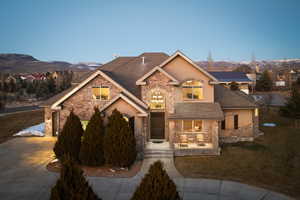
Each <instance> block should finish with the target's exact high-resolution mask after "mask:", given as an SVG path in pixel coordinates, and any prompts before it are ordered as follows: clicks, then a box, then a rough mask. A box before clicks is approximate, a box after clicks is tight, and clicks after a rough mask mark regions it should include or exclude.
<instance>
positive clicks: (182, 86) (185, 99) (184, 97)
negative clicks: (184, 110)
mask: <svg viewBox="0 0 300 200" xmlns="http://www.w3.org/2000/svg"><path fill="white" fill-rule="evenodd" d="M189 81H194V82H199V83H200V84H201V85H200V86H195V85H194V86H185V84H186V83H187V82H189ZM185 88H191V89H192V98H187V97H186V96H185V95H184V93H183V90H184V89H185ZM194 88H200V89H202V98H198V99H195V98H194ZM181 91H182V96H183V100H184V101H199V100H203V99H204V87H203V81H202V80H186V81H185V82H183V83H182V85H181Z"/></svg>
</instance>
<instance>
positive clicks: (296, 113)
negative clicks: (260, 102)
mask: <svg viewBox="0 0 300 200" xmlns="http://www.w3.org/2000/svg"><path fill="white" fill-rule="evenodd" d="M298 90H299V88H297V87H295V86H294V87H293V88H292V91H291V96H290V98H289V99H288V101H287V102H286V104H285V106H284V107H281V108H280V113H281V114H282V115H283V116H285V117H290V118H294V119H300V93H299V91H298Z"/></svg>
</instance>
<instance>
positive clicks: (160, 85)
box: [141, 71, 174, 140]
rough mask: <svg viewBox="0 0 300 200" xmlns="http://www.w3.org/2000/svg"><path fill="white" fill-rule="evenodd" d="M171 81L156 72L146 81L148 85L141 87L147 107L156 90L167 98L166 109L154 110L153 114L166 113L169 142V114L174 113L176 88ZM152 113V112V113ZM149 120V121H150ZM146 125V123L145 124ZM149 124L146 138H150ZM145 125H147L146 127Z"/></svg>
mask: <svg viewBox="0 0 300 200" xmlns="http://www.w3.org/2000/svg"><path fill="white" fill-rule="evenodd" d="M169 82H170V79H169V78H168V77H167V76H166V75H164V74H163V73H161V72H158V71H157V72H155V73H154V74H152V75H151V76H150V77H148V78H147V80H146V85H142V86H141V94H142V101H143V102H144V103H146V104H147V105H150V98H151V94H152V92H153V91H155V90H159V91H161V92H162V93H163V95H164V97H165V99H164V100H165V109H163V110H153V112H158V111H162V112H165V139H166V140H169V138H170V137H171V136H169V126H168V124H169V120H168V113H170V112H174V95H173V93H174V86H172V85H169V84H168V83H169ZM150 112H151V111H150ZM148 120H149V119H148ZM145 123H146V122H145ZM146 124H147V128H148V131H147V133H148V134H147V136H146V138H148V139H149V138H150V126H149V123H146ZM146 124H145V125H146Z"/></svg>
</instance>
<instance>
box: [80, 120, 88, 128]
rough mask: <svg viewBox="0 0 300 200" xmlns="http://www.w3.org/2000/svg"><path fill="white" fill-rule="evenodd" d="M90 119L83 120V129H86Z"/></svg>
mask: <svg viewBox="0 0 300 200" xmlns="http://www.w3.org/2000/svg"><path fill="white" fill-rule="evenodd" d="M88 123H89V121H88V120H84V121H81V125H82V129H83V130H85V129H86V127H87V125H88Z"/></svg>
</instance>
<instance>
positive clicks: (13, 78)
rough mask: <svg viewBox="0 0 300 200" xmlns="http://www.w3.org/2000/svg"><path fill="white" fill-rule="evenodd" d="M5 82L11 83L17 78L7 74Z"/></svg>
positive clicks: (15, 81)
mask: <svg viewBox="0 0 300 200" xmlns="http://www.w3.org/2000/svg"><path fill="white" fill-rule="evenodd" d="M5 82H6V83H11V82H13V83H17V79H16V78H15V77H14V76H12V75H9V76H8V77H6V79H5Z"/></svg>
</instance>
